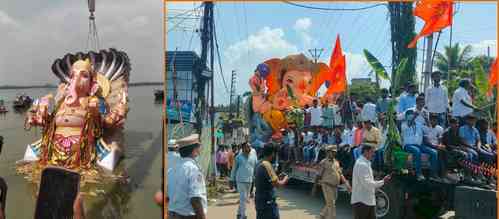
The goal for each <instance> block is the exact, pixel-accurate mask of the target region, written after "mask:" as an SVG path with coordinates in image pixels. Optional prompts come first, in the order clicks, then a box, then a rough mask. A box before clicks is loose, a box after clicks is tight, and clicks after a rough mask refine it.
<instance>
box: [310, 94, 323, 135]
mask: <svg viewBox="0 0 499 219" xmlns="http://www.w3.org/2000/svg"><path fill="white" fill-rule="evenodd" d="M313 104H314V105H313V106H312V108H310V109H309V110H310V126H311V127H316V128H317V127H320V126H321V125H322V108H321V107H320V106H319V100H317V99H314V102H313Z"/></svg>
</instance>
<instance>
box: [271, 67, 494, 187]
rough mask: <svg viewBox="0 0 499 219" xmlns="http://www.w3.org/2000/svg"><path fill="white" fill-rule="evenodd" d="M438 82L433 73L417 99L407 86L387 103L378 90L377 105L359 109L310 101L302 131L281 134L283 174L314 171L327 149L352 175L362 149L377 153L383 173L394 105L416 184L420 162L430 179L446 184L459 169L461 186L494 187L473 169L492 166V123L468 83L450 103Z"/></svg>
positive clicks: (350, 103) (351, 103) (353, 104)
mask: <svg viewBox="0 0 499 219" xmlns="http://www.w3.org/2000/svg"><path fill="white" fill-rule="evenodd" d="M440 77H441V73H440V72H438V71H436V72H433V73H432V74H431V78H432V81H433V83H432V85H431V86H430V87H428V88H427V89H426V90H425V92H420V93H418V89H417V86H416V85H415V84H410V83H406V84H405V86H404V90H403V92H402V93H401V94H400V96H398V97H393V96H392V97H391V96H390V92H389V91H388V90H387V89H382V90H381V97H380V98H379V99H378V100H377V101H373V100H372V99H370V98H369V97H367V98H365V101H364V102H363V103H361V102H360V101H355V99H354V98H353V97H347V98H340V99H339V100H338V101H337V102H336V103H337V104H329V103H327V102H323V104H322V105H321V104H320V101H319V100H318V99H316V100H314V101H313V105H312V106H311V107H309V106H307V105H306V106H305V107H304V109H303V111H304V128H303V129H301V130H297V129H296V128H294V127H291V128H288V129H282V130H281V131H282V136H283V138H282V139H281V140H278V141H279V143H280V145H281V150H280V152H279V160H280V164H281V165H282V166H283V168H284V169H285V168H286V167H287V166H288V165H289V164H290V163H296V164H300V165H304V166H312V167H316V166H318V165H319V162H320V161H321V160H323V159H324V158H325V157H326V154H327V153H326V150H325V148H326V146H327V145H337V146H338V149H337V150H338V154H337V157H338V159H339V161H340V163H341V165H342V166H343V168H345V169H349V170H351V168H353V164H354V162H355V160H357V159H358V158H359V157H360V155H361V151H362V147H363V146H365V145H369V146H372V147H373V148H374V149H375V154H374V158H373V159H374V160H373V167H374V169H378V170H379V169H381V168H383V161H384V151H385V149H386V145H385V141H386V138H387V133H388V126H387V120H386V118H387V113H388V111H389V107H390V104H391V103H392V101H395V104H396V105H395V113H396V115H395V118H396V124H397V129H398V132H399V133H400V136H401V139H400V140H401V142H400V143H401V144H402V149H403V150H404V151H405V152H407V153H409V154H411V155H412V161H413V169H414V172H415V175H416V177H417V179H418V180H424V179H425V176H424V174H423V171H422V161H424V160H426V159H427V160H428V161H429V164H430V165H429V170H430V171H429V172H430V173H429V174H428V176H429V177H430V178H433V179H441V180H450V179H449V177H450V176H449V174H448V173H449V170H450V169H451V167H455V166H456V165H457V166H458V167H461V168H462V169H464V173H465V174H466V176H465V177H464V179H465V180H468V181H471V182H475V183H481V182H486V183H492V181H493V180H494V179H493V177H491V176H488V175H487V174H484V173H483V171H482V172H481V171H478V172H477V171H473V169H474V168H473V167H477V166H478V167H480V168H481V170H484V169H487V168H488V167H493V166H495V163H496V162H497V161H496V153H497V152H496V145H497V143H496V142H497V141H496V135H495V129H496V127H495V123H493V124H490V123H489V121H488V120H487V119H486V118H480V116H478V114H479V113H480V112H482V111H483V109H480V108H478V107H476V106H475V105H474V104H473V90H474V87H473V85H472V83H471V81H470V80H469V79H463V80H461V81H460V83H459V88H458V89H456V90H455V91H454V93H453V94H452V96H451V97H450V98H449V95H448V91H447V88H446V87H445V86H444V85H442V84H441V81H440ZM453 161H456V162H457V161H459V162H458V164H455V163H456V162H453ZM465 164H466V165H465ZM449 165H451V166H449ZM475 169H476V168H475ZM485 172H487V171H485ZM428 176H427V177H428Z"/></svg>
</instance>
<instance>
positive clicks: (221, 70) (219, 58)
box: [213, 22, 230, 93]
mask: <svg viewBox="0 0 499 219" xmlns="http://www.w3.org/2000/svg"><path fill="white" fill-rule="evenodd" d="M215 24H216V22H215V23H214V24H213V34H214V37H215V48H216V50H217V56H218V67H219V69H220V71H219V73H220V76H221V77H222V82H223V84H224V87H225V92H226V93H230V92H229V88H228V86H227V83H226V82H225V77H224V74H223V69H222V62H221V60H222V58H221V56H220V50H219V46H218V39H217V31H216V27H215Z"/></svg>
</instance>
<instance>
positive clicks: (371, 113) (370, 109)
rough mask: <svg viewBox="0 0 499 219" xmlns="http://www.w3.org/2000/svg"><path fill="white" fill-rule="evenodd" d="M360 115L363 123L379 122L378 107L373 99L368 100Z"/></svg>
mask: <svg viewBox="0 0 499 219" xmlns="http://www.w3.org/2000/svg"><path fill="white" fill-rule="evenodd" d="M360 115H361V119H362V120H363V121H374V122H376V121H378V116H377V113H376V105H375V104H374V103H373V101H372V100H371V98H366V103H365V104H364V106H363V107H362V111H361V113H360Z"/></svg>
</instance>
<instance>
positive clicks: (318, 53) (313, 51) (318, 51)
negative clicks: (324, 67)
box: [308, 48, 324, 64]
mask: <svg viewBox="0 0 499 219" xmlns="http://www.w3.org/2000/svg"><path fill="white" fill-rule="evenodd" d="M308 52H309V53H310V55H311V56H312V58H314V63H315V64H317V60H319V58H320V57H321V54H322V52H324V49H322V48H321V49H317V48H314V49H309V50H308Z"/></svg>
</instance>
